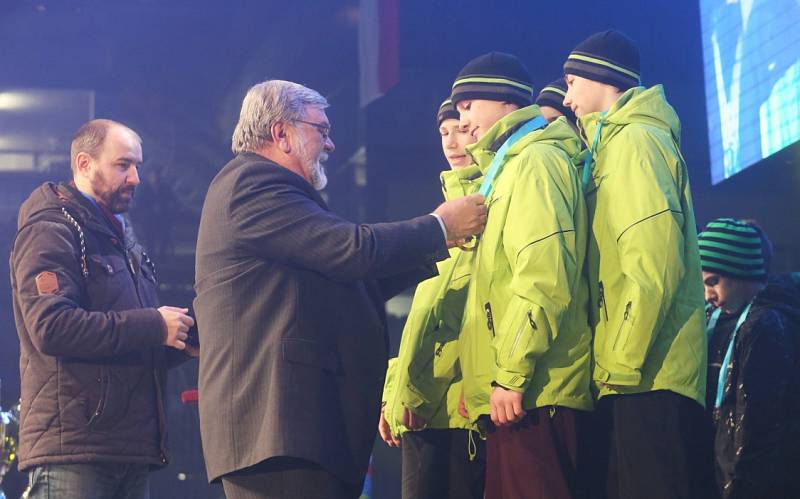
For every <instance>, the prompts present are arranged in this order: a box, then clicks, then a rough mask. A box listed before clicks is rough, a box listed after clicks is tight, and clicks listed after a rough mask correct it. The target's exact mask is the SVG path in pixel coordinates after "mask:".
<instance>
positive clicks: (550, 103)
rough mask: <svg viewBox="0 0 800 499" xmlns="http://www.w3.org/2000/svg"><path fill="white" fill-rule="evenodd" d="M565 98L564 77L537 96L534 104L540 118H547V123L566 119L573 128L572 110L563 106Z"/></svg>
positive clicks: (573, 117)
mask: <svg viewBox="0 0 800 499" xmlns="http://www.w3.org/2000/svg"><path fill="white" fill-rule="evenodd" d="M566 96H567V82H566V81H565V80H564V77H563V76H562V77H561V78H558V79H557V80H553V81H551V82H550V83H548V84H547V85H545V86H544V88H542V90H540V91H539V96H538V97H536V102H535V104H536V105H537V106H539V111H540V112H541V113H542V116H544V117H545V118H547V121H550V122H552V121H555V120H557V119H558V118H560V117H561V116H564V117H565V118H566V119H567V123H569V125H570V126H571V127H573V128H575V122H576V121H577V118H575V113H573V112H572V109H570V108H568V107H567V106H565V105H564V97H566Z"/></svg>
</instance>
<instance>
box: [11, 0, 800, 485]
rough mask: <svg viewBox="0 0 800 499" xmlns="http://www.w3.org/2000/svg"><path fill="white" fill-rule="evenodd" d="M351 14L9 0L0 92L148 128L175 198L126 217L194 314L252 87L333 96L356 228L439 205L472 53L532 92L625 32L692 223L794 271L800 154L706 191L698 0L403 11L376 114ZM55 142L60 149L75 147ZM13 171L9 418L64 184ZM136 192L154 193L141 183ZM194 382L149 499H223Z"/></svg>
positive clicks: (158, 167) (185, 373)
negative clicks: (43, 95) (70, 103)
mask: <svg viewBox="0 0 800 499" xmlns="http://www.w3.org/2000/svg"><path fill="white" fill-rule="evenodd" d="M358 14H359V9H358V1H357V0H349V1H323V0H309V1H299V0H298V1H295V2H283V1H266V0H264V1H254V0H229V1H209V0H192V1H189V0H129V1H125V2H122V1H86V0H73V1H64V0H62V1H56V0H49V1H48V0H40V1H29V0H25V1H9V0H0V93H2V92H3V91H5V90H13V89H45V90H78V91H90V92H93V95H94V99H93V108H94V109H93V114H94V116H96V117H107V118H112V119H115V120H118V121H122V122H124V123H126V124H128V125H129V126H131V127H132V128H133V129H135V130H136V131H138V132H139V133H140V135H141V136H142V137H143V140H144V143H143V148H144V156H145V165H144V168H143V170H142V176H143V182H144V181H145V180H144V179H146V181H147V182H148V183H149V185H150V189H151V193H150V196H151V197H150V198H149V199H157V197H153V194H152V192H161V193H170V192H171V193H172V194H171V195H169V194H168V196H167V197H168V198H169V199H174V201H173V202H167V203H142V202H140V203H139V205H138V206H137V207H136V208H135V209H134V210H133V212H132V214H131V219H132V221H133V223H134V227H135V228H136V230H137V232H138V233H139V234H140V236H142V237H143V238H144V239H145V241H146V242H147V244H148V245H149V246H151V249H153V252H154V253H156V254H157V256H158V260H157V261H156V264H157V265H158V267H159V275H160V278H161V281H162V289H161V293H162V299H163V301H164V303H169V304H176V305H178V304H180V305H188V304H189V303H190V302H191V299H192V288H191V286H192V283H193V269H194V255H193V251H194V244H195V237H196V231H197V224H198V220H199V212H200V207H201V204H202V200H203V197H204V195H205V191H206V189H207V187H208V184H209V182H210V181H211V179H212V178H213V176H214V175H215V173H216V172H217V171H218V170H219V169H220V168H221V167H222V165H224V164H225V163H226V162H227V161H228V160H229V159H230V157H231V153H230V149H229V145H230V135H231V132H232V130H233V127H234V125H235V123H236V119H237V117H238V111H239V105H240V103H241V99H242V97H243V95H244V93H245V91H246V89H247V88H248V87H249V86H251V85H252V84H254V83H256V82H258V81H261V80H263V79H266V78H281V79H288V80H293V81H297V82H300V83H303V84H305V85H307V86H310V87H312V88H315V89H317V90H319V91H320V92H321V93H323V94H324V95H326V96H327V97H328V99H329V100H330V102H331V104H332V106H331V108H330V109H329V110H328V115H329V117H330V119H331V122H332V124H333V134H332V136H333V139H334V141H335V142H336V146H337V150H336V152H335V153H334V154H333V155H332V157H331V159H330V161H329V162H328V169H329V179H330V183H329V188H328V189H327V196H328V199H329V201H330V204H331V206H332V208H333V209H334V210H335V211H337V212H339V213H340V214H342V215H344V216H346V217H349V218H351V219H353V220H359V221H366V222H376V221H385V220H392V219H399V218H405V217H411V216H415V215H419V214H422V213H426V212H429V211H430V210H432V209H433V208H434V207H435V206H436V205H437V204H438V203H439V202H440V197H441V194H440V187H439V181H438V173H439V171H440V170H442V169H443V168H445V167H446V164H445V162H444V160H443V158H442V154H441V148H440V145H439V138H438V134H437V132H436V129H435V112H436V109H437V107H438V105H439V103H440V102H441V101H442V100H443V98H444V97H445V96H447V94H448V93H449V89H450V84H451V83H452V80H453V78H454V76H455V75H456V73H457V72H458V71H459V69H460V68H461V67H462V66H463V65H464V64H465V63H466V62H467V61H468V60H469V59H471V58H472V57H474V56H476V55H479V54H481V53H484V52H487V51H489V50H501V51H506V52H511V53H514V54H516V55H518V56H520V57H521V58H522V59H523V60H524V61H525V62H526V64H527V65H528V67H529V69H530V70H531V72H532V74H533V75H534V78H535V81H536V82H537V91H538V88H541V86H543V85H544V84H545V83H547V82H549V81H550V80H553V79H555V78H556V77H558V76H560V75H561V74H562V73H561V65H562V63H563V61H564V59H565V57H566V56H567V54H568V53H569V51H570V50H571V49H572V48H573V47H574V46H575V44H576V43H578V42H579V41H581V40H582V39H583V38H585V37H586V36H588V35H589V34H591V33H593V32H595V31H599V30H603V29H608V28H616V29H620V30H622V31H624V32H625V33H627V34H628V35H629V36H631V37H632V38H633V39H634V40H636V41H637V42H638V43H639V47H640V50H641V55H642V75H643V80H644V84H645V85H646V86H650V85H653V84H656V83H663V84H664V85H665V87H666V92H667V96H668V98H669V100H670V102H671V103H672V105H673V106H674V107H675V108H676V110H677V111H678V114H679V115H680V117H681V120H682V124H683V132H682V141H683V152H684V155H685V158H686V161H687V162H688V164H689V168H690V173H691V182H692V190H693V194H694V200H695V209H696V215H697V219H698V223H699V224H704V223H705V222H707V221H708V220H709V219H712V218H715V217H718V216H723V215H730V216H737V217H750V218H755V219H757V220H758V221H759V222H760V223H761V224H762V225H763V226H764V228H765V229H766V231H767V233H768V234H769V235H770V237H771V238H772V240H773V243H774V244H775V250H776V257H775V262H774V267H775V270H776V271H788V270H797V269H798V268H800V251H798V249H799V248H798V246H799V245H800V234H798V232H799V229H798V223H797V221H798V218H797V215H796V213H798V211H799V210H798V209H799V208H800V202H799V201H798V195H797V193H798V188H799V187H800V151H799V150H798V144H795V145H794V146H792V147H790V148H789V149H786V150H784V151H782V152H781V153H779V154H777V155H775V156H773V157H771V158H768V159H767V160H764V161H762V162H761V163H759V164H757V165H756V166H754V167H752V168H749V169H748V170H746V171H744V172H743V173H741V174H738V175H736V176H734V177H733V178H731V179H729V180H726V181H724V182H722V183H721V184H719V185H717V186H713V187H712V185H711V182H710V174H709V158H708V156H709V155H708V140H707V130H706V117H705V113H706V111H705V104H704V103H705V98H704V94H703V92H704V85H703V58H702V53H701V38H700V20H699V11H698V6H697V2H696V1H693V0H681V1H674V0H651V1H647V2H643V1H641V0H615V1H583V2H581V1H578V2H530V1H527V2H512V1H507V2H488V1H485V0H484V1H478V0H460V1H435V2H434V1H430V0H404V1H402V2H399V50H400V58H399V69H400V73H399V83H398V84H397V85H396V86H395V87H394V88H392V89H391V90H390V91H389V92H388V94H387V95H386V96H385V97H383V98H381V99H379V100H377V101H374V102H373V103H372V104H371V105H369V106H368V107H367V108H366V110H364V109H361V108H360V106H359V98H358V96H359V93H358V81H359V65H358V22H359V18H358ZM54 114H57V113H54ZM57 118H58V116H54V117H53V119H57ZM15 123H16V122H15V119H14V116H13V113H8V112H6V113H4V111H3V110H2V108H1V107H0V139H2V137H3V136H4V135H5V136H10V135H14V133H15V132H17V130H16V124H15ZM76 127H77V126H76ZM67 140H68V138H67ZM362 146H363V147H364V149H363V150H360V148H361V147H362ZM51 147H52V148H54V149H59V148H60V151H59V152H61V153H64V152H66V150H67V149H68V142H67V143H66V144H64V143H61V142H58V141H56V142H54V143H53V144H52V145H51ZM364 152H366V155H364V154H363V153H364ZM9 168H10V167H9V165H8V164H5V165H4V164H3V156H2V155H0V248H2V253H3V255H2V258H0V273H2V274H3V276H4V277H3V278H2V279H0V379H2V395H1V396H0V405H2V407H3V408H8V407H9V406H10V405H12V404H14V403H15V401H16V400H17V399H18V397H19V370H18V355H19V346H18V341H17V339H16V332H15V329H14V323H13V316H12V312H11V297H10V289H9V281H8V278H7V277H5V276H7V275H8V268H7V266H8V253H9V249H10V246H11V242H12V239H13V236H14V232H15V227H16V211H17V208H18V206H19V204H20V203H21V202H22V200H24V199H25V197H27V195H28V194H29V193H30V191H31V190H32V189H33V188H34V187H35V186H36V185H38V184H39V183H41V182H43V181H45V180H50V179H62V178H66V176H67V175H68V173H69V167H68V161H67V162H64V161H61V162H59V161H53V162H51V163H50V166H49V167H47V168H41V169H32V170H28V171H16V170H11V171H10V170H9ZM154 172H157V173H154ZM145 190H146V189H145ZM137 195H141V196H143V197H145V198H146V194H145V192H142V189H141V188H140V192H138V193H137ZM140 201H141V197H140ZM152 247H155V248H152ZM403 307H404V304H403V301H402V300H400V301H397V302H394V303H393V304H392V305H391V307H390V311H391V312H393V313H396V316H393V319H392V329H393V331H392V334H393V344H394V346H395V348H396V346H397V343H398V341H399V339H398V335H399V331H400V329H401V328H402V318H401V317H400V316H401V315H402V309H403ZM396 311H397V312H396ZM195 383H196V363H189V364H188V365H185V366H184V367H183V368H181V370H180V371H178V372H173V373H172V374H171V378H170V394H169V401H168V402H169V417H170V439H171V447H172V449H173V462H172V464H170V466H169V467H168V468H166V469H165V470H162V471H159V472H157V473H155V474H153V475H152V497H154V498H164V497H170V498H215V497H222V490H221V488H220V487H209V486H208V485H207V484H206V480H205V474H204V469H203V460H202V455H201V449H200V441H199V430H198V421H197V412H196V408H195V407H193V406H184V405H182V404H181V403H180V400H179V393H180V392H181V390H184V389H186V388H191V387H193V386H195ZM231 423H232V424H236V422H235V421H234V422H231ZM331 430H332V431H335V429H333V428H332V429H331ZM374 465H375V469H374V487H373V497H374V498H380V499H393V498H398V497H399V495H400V492H399V491H400V487H399V451H397V450H390V449H387V448H386V447H385V446H384V445H382V444H379V445H377V446H376V451H375V463H374ZM4 488H5V490H6V492H7V493H8V495H9V497H18V495H19V493H20V492H21V489H22V477H20V476H19V475H13V474H12V475H10V476H9V477H8V478H7V480H6V483H5V484H4Z"/></svg>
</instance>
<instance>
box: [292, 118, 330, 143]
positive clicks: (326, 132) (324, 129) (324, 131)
mask: <svg viewBox="0 0 800 499" xmlns="http://www.w3.org/2000/svg"><path fill="white" fill-rule="evenodd" d="M294 121H295V122H297V123H305V124H306V125H311V126H313V127H314V128H316V129H317V131H318V132H319V133H320V135H322V140H328V139H330V137H331V130H332V128H331V126H330V125H326V124H324V123H314V122H313V121H306V120H294Z"/></svg>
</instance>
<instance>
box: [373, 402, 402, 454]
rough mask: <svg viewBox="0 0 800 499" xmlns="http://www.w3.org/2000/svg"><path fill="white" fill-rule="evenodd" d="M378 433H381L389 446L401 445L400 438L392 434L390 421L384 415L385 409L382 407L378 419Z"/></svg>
mask: <svg viewBox="0 0 800 499" xmlns="http://www.w3.org/2000/svg"><path fill="white" fill-rule="evenodd" d="M378 434H380V436H381V439H382V440H383V441H384V442H386V445H388V446H389V447H400V439H399V438H397V437H395V436H394V435H392V430H391V428H389V422H388V421H386V418H385V417H383V409H381V417H380V419H378Z"/></svg>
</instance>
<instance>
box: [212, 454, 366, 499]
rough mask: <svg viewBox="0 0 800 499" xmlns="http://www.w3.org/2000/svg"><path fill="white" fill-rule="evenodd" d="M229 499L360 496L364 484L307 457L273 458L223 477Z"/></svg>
mask: <svg viewBox="0 0 800 499" xmlns="http://www.w3.org/2000/svg"><path fill="white" fill-rule="evenodd" d="M222 487H223V489H224V490H225V497H227V499H288V498H292V499H357V498H358V496H360V495H361V487H362V484H360V483H358V484H354V483H349V482H345V481H343V480H341V479H340V478H338V477H336V476H334V475H333V474H331V473H330V472H328V471H327V470H325V469H324V468H323V467H321V466H320V465H318V464H316V463H312V462H311V461H307V460H305V459H298V458H293V457H273V458H271V459H267V460H266V461H263V462H261V463H259V464H257V465H255V466H251V467H249V468H246V469H244V470H240V471H237V472H234V473H231V474H228V475H225V476H223V477H222Z"/></svg>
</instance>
